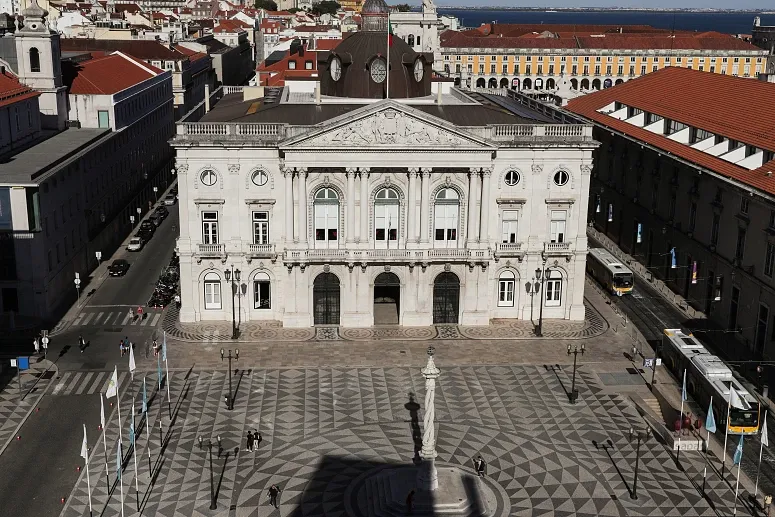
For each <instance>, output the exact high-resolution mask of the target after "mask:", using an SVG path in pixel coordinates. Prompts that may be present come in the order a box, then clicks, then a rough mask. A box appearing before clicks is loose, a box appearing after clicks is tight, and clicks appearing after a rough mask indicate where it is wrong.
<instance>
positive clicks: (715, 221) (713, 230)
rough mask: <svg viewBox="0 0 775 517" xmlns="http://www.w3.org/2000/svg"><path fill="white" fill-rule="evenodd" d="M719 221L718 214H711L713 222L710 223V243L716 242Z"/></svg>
mask: <svg viewBox="0 0 775 517" xmlns="http://www.w3.org/2000/svg"><path fill="white" fill-rule="evenodd" d="M720 222H721V216H720V215H719V214H713V222H712V223H711V225H710V243H711V245H713V246H716V245H717V244H718V229H719V223H720Z"/></svg>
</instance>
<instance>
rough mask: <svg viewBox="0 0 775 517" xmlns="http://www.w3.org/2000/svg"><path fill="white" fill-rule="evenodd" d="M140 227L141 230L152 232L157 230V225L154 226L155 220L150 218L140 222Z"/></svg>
mask: <svg viewBox="0 0 775 517" xmlns="http://www.w3.org/2000/svg"><path fill="white" fill-rule="evenodd" d="M140 229H141V230H151V232H153V231H156V226H154V224H153V221H151V220H150V219H146V220H145V221H143V222H142V223H140Z"/></svg>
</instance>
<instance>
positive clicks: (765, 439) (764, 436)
mask: <svg viewBox="0 0 775 517" xmlns="http://www.w3.org/2000/svg"><path fill="white" fill-rule="evenodd" d="M762 445H766V446H767V447H769V446H770V439H769V438H768V437H767V419H766V418H765V420H764V425H763V426H762Z"/></svg>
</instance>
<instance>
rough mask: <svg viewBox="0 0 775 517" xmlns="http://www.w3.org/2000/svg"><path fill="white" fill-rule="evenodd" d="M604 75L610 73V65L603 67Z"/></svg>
mask: <svg viewBox="0 0 775 517" xmlns="http://www.w3.org/2000/svg"><path fill="white" fill-rule="evenodd" d="M605 75H611V65H606V67H605Z"/></svg>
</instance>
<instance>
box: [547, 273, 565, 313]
mask: <svg viewBox="0 0 775 517" xmlns="http://www.w3.org/2000/svg"><path fill="white" fill-rule="evenodd" d="M560 305H562V274H561V273H560V272H559V271H557V270H552V271H549V275H548V277H547V279H546V306H547V307H559V306H560Z"/></svg>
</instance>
